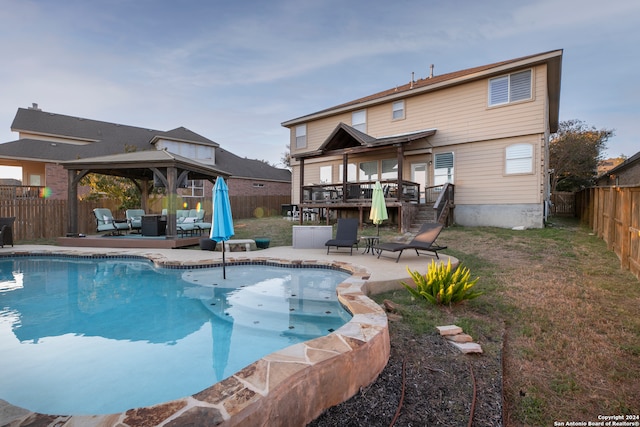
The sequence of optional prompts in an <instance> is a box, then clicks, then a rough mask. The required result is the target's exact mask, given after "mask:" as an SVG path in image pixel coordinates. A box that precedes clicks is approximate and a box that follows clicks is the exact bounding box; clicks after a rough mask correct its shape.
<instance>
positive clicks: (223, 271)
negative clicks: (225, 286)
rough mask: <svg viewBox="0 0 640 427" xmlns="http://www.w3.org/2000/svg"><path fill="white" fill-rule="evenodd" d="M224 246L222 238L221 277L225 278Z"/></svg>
mask: <svg viewBox="0 0 640 427" xmlns="http://www.w3.org/2000/svg"><path fill="white" fill-rule="evenodd" d="M224 247H225V244H224V240H223V241H222V278H223V279H226V278H227V269H226V266H225V264H224Z"/></svg>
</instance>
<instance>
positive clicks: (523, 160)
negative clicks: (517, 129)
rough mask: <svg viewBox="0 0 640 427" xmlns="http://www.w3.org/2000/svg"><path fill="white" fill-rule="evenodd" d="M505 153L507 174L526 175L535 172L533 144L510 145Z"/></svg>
mask: <svg viewBox="0 0 640 427" xmlns="http://www.w3.org/2000/svg"><path fill="white" fill-rule="evenodd" d="M504 153H505V167H504V173H505V175H524V174H532V173H533V144H529V143H519V144H513V145H509V146H508V147H506V148H505V150H504Z"/></svg>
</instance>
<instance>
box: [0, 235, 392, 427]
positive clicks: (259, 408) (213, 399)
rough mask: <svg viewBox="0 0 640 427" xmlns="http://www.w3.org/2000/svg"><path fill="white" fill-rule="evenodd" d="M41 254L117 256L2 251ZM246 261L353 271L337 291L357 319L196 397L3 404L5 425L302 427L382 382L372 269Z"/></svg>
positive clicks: (156, 258)
mask: <svg viewBox="0 0 640 427" xmlns="http://www.w3.org/2000/svg"><path fill="white" fill-rule="evenodd" d="M38 254H60V255H69V256H84V257H86V256H95V257H109V256H114V253H112V252H111V253H109V252H105V251H103V250H98V249H96V250H94V251H90V250H86V249H85V250H82V251H77V250H70V249H68V248H67V249H61V248H58V247H52V248H51V249H46V250H43V249H41V250H37V249H36V250H34V249H26V248H25V249H20V248H19V247H16V248H10V250H8V251H2V253H1V255H3V256H12V255H18V256H20V255H38ZM129 255H131V256H141V257H144V258H148V259H150V260H151V261H153V262H154V263H155V264H157V265H159V266H163V267H172V266H173V267H175V266H181V267H183V268H187V267H197V266H202V265H207V266H216V265H221V261H219V260H209V262H204V263H203V261H202V260H201V259H200V260H198V259H195V260H193V261H184V260H182V261H181V260H174V259H169V258H167V257H165V256H164V255H162V254H157V253H151V252H145V251H140V252H137V253H136V254H132V253H130V252H128V251H126V252H125V251H121V252H120V253H119V256H129ZM234 255H236V254H234ZM247 262H250V263H252V264H259V263H265V264H266V263H269V264H279V265H286V266H290V265H295V266H301V267H302V266H304V267H314V266H315V267H319V266H323V267H329V268H335V269H340V270H343V271H346V272H349V273H351V276H350V277H349V278H347V279H346V280H345V281H344V282H343V283H341V284H340V285H338V287H337V293H338V299H339V301H340V302H341V303H342V304H343V305H344V306H345V307H346V308H347V309H348V310H349V312H350V313H351V314H352V315H353V318H352V319H351V320H350V321H349V322H348V323H347V324H345V325H344V326H342V327H341V328H339V329H337V330H336V331H335V332H332V333H331V334H329V335H327V336H324V337H319V338H315V339H313V340H310V341H306V342H304V343H299V344H295V345H292V346H289V347H286V348H284V349H282V350H279V351H276V352H274V353H271V354H269V355H267V356H265V357H263V358H262V359H260V360H258V361H257V362H254V363H252V364H250V365H249V366H247V367H245V368H244V369H242V370H240V371H238V372H236V373H235V374H233V375H231V376H230V377H228V378H226V379H224V380H222V381H220V382H218V383H216V384H214V385H212V386H211V387H208V388H206V389H204V390H202V391H200V392H198V393H195V394H193V395H192V396H187V397H184V398H181V399H176V400H172V401H169V402H165V403H161V404H157V405H154V406H150V407H144V408H135V409H130V410H127V411H125V412H122V413H118V414H109V415H47V414H39V413H35V412H31V411H29V410H27V409H23V408H20V407H16V406H13V405H11V404H9V403H8V402H5V401H3V400H0V424H1V425H8V426H12V427H13V426H16V427H18V426H27V425H55V426H60V427H62V426H67V427H71V426H91V427H107V426H114V427H115V426H118V427H138V426H172V427H175V426H182V425H209V426H221V427H227V426H240V425H244V426H246V425H251V426H269V427H271V426H283V427H284V426H287V427H288V426H305V425H306V424H307V423H309V422H311V421H312V420H314V419H315V418H317V417H318V416H319V415H320V414H321V413H322V411H324V410H325V409H326V408H329V407H331V406H334V405H336V404H339V403H341V402H343V401H345V400H347V399H349V398H350V397H351V396H353V395H354V394H356V393H357V392H358V390H359V389H360V388H361V387H365V386H367V385H369V384H370V383H372V382H373V381H374V380H375V379H376V378H377V376H378V375H379V374H380V372H382V370H383V369H384V367H385V366H386V364H387V362H388V359H389V354H390V341H389V329H388V323H387V316H386V314H385V312H384V310H382V308H381V307H380V306H379V305H378V304H376V303H375V302H374V301H372V300H371V299H369V298H368V297H367V295H366V294H365V292H366V291H367V289H366V288H367V281H368V279H369V277H370V272H369V271H368V270H366V269H365V268H362V267H358V266H356V265H354V264H352V263H350V262H343V261H336V260H333V261H330V260H309V259H307V260H289V259H283V258H272V257H266V256H265V257H260V256H252V257H251V258H242V257H236V258H232V259H229V260H228V262H227V265H233V264H238V263H247Z"/></svg>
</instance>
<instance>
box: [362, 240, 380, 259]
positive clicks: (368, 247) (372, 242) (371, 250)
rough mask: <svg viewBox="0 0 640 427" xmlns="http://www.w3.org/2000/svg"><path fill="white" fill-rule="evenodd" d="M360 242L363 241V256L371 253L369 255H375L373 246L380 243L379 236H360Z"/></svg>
mask: <svg viewBox="0 0 640 427" xmlns="http://www.w3.org/2000/svg"><path fill="white" fill-rule="evenodd" d="M360 238H361V239H362V240H364V244H365V248H364V252H362V253H363V254H368V253H371V255H375V254H376V250H375V245H377V244H378V243H380V236H361V237H360Z"/></svg>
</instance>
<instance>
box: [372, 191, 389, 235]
mask: <svg viewBox="0 0 640 427" xmlns="http://www.w3.org/2000/svg"><path fill="white" fill-rule="evenodd" d="M388 218H389V216H388V215H387V204H386V202H385V200H384V192H383V191H382V185H380V181H376V184H375V185H374V187H373V195H372V196H371V211H370V212H369V219H370V220H371V221H372V222H373V223H374V224H375V225H376V229H377V232H378V235H380V227H379V226H380V224H381V223H382V221H384V220H385V219H388Z"/></svg>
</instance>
